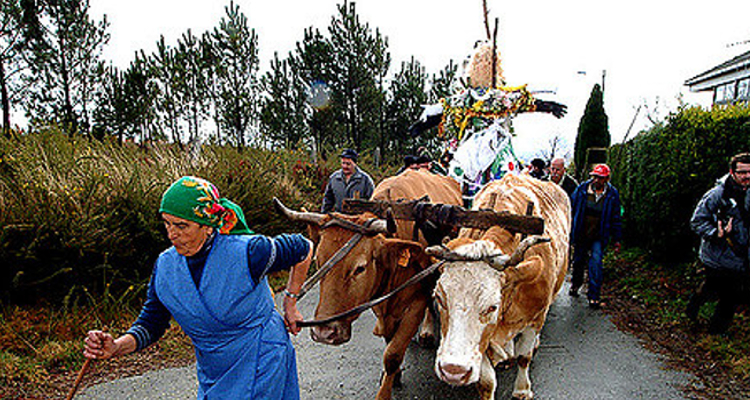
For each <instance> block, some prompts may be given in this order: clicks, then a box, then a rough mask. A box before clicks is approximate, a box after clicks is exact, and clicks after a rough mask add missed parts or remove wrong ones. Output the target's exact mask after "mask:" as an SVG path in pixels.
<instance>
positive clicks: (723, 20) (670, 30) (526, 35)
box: [90, 0, 750, 156]
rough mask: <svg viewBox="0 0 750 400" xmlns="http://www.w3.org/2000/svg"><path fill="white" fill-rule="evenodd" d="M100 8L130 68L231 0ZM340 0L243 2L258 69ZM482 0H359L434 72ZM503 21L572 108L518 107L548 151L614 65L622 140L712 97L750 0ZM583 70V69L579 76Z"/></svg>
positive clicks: (531, 145) (530, 144) (497, 10)
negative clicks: (696, 87) (711, 80)
mask: <svg viewBox="0 0 750 400" xmlns="http://www.w3.org/2000/svg"><path fill="white" fill-rule="evenodd" d="M90 1H91V12H92V16H93V17H95V18H99V17H100V16H101V15H102V14H106V15H107V18H108V20H109V21H110V23H111V26H110V29H109V32H110V34H111V40H110V43H109V45H108V47H107V49H106V50H105V57H106V58H107V59H109V60H112V62H113V63H114V64H115V65H116V66H118V67H121V68H125V67H127V65H128V64H129V63H130V61H131V60H132V59H133V55H134V53H135V52H136V51H138V50H141V49H143V50H145V51H146V53H147V54H148V53H151V52H153V51H154V49H155V44H156V42H157V40H158V39H159V36H160V35H164V36H165V39H166V40H167V43H171V44H175V43H176V41H177V38H179V36H180V35H182V33H184V32H185V31H186V30H187V29H191V30H192V31H193V33H194V34H196V35H199V34H202V33H203V32H204V31H206V30H209V29H212V28H213V27H215V26H217V25H218V22H219V20H220V19H221V18H222V16H223V15H224V13H225V11H224V7H225V6H226V5H228V4H229V1H228V0H227V1H222V0H202V1H198V0H148V1H147V0H127V1H123V0H90ZM341 2H342V0H339V1H336V0H273V1H269V0H236V1H235V3H236V4H239V6H240V10H241V11H242V12H243V13H244V14H245V15H246V16H247V17H248V21H249V25H250V27H251V28H253V29H255V31H256V32H257V34H258V36H259V47H260V59H261V69H262V70H266V69H268V65H269V63H270V60H271V59H272V57H273V53H274V52H278V53H279V54H280V56H282V57H285V56H286V54H287V53H288V52H289V51H290V50H292V49H293V48H294V45H295V43H296V42H297V41H300V40H301V39H302V37H303V32H304V30H305V29H306V28H308V27H310V26H313V27H316V28H318V29H320V30H321V32H324V33H327V28H328V26H329V24H330V21H331V18H332V17H333V16H334V15H336V14H337V9H336V4H339V3H341ZM481 4H482V2H481V0H452V1H446V0H430V1H427V0H360V1H358V2H356V7H357V12H358V14H359V15H360V18H361V21H362V22H363V23H368V24H369V25H370V27H371V28H373V29H375V28H377V29H379V30H380V32H381V33H382V34H383V35H385V36H386V37H387V38H388V40H389V50H390V51H391V55H392V58H393V64H392V67H391V72H394V71H396V70H397V69H399V66H400V63H401V61H406V60H408V59H409V58H410V57H411V56H414V57H415V58H416V59H417V60H419V61H420V62H421V63H422V64H423V65H424V66H425V67H426V69H427V73H428V74H430V75H431V74H434V73H437V72H438V71H440V70H441V69H442V68H443V67H444V66H445V65H447V63H448V61H449V60H451V59H453V60H456V61H460V60H462V59H463V58H464V57H465V56H466V55H467V54H468V53H469V52H470V50H471V48H472V46H473V44H474V42H475V41H476V40H479V39H483V38H485V36H486V35H485V30H484V23H483V19H482V9H481ZM488 4H489V8H490V16H491V17H492V18H493V19H494V18H495V17H497V18H499V34H498V36H499V40H498V47H499V50H500V51H501V53H502V58H503V60H502V67H503V70H504V71H505V79H506V81H507V84H508V85H511V86H515V85H520V84H528V85H529V87H530V88H531V89H532V90H552V91H554V92H555V93H554V94H540V95H538V97H540V98H544V99H547V100H555V101H558V102H560V103H564V104H566V105H568V107H569V108H568V110H569V113H568V115H567V116H566V117H565V118H563V119H561V120H557V119H555V118H554V117H551V116H548V115H521V116H518V117H517V118H516V120H515V122H514V125H515V128H516V134H517V136H516V138H515V139H514V146H515V148H516V150H517V152H518V153H520V154H522V155H524V156H525V155H529V154H533V153H534V152H535V150H536V149H538V148H539V147H540V146H541V147H548V142H549V139H550V138H552V137H554V136H561V137H563V138H565V140H567V141H568V142H569V144H570V145H571V146H572V143H573V142H574V141H575V135H576V129H577V127H578V123H579V121H580V118H581V115H582V114H583V109H584V107H585V104H586V100H587V99H588V97H589V94H590V92H591V89H592V87H593V85H594V83H601V82H602V71H606V78H605V80H604V85H605V104H604V107H605V111H606V112H607V114H608V116H609V122H610V133H611V134H612V138H613V141H614V142H618V141H621V140H622V139H623V136H624V135H625V133H626V131H627V130H628V127H629V126H630V124H631V121H632V120H633V118H634V116H635V113H636V109H637V107H638V106H639V105H641V104H644V105H646V106H647V107H645V108H642V109H641V111H640V113H639V114H638V117H637V118H636V120H635V124H634V127H633V129H632V131H631V133H630V135H631V137H632V136H633V135H634V134H636V133H637V132H638V131H639V130H641V129H644V128H647V127H649V126H650V125H651V123H650V122H649V120H648V118H646V114H647V112H646V110H649V111H650V112H651V113H652V114H658V116H660V117H664V116H665V115H666V114H667V113H669V112H670V111H673V110H675V108H676V106H677V100H676V99H677V97H678V96H679V95H682V96H683V97H682V98H683V100H684V101H685V102H687V103H689V104H700V105H708V104H710V101H711V95H710V94H707V93H700V94H695V93H690V92H689V91H688V89H687V88H686V87H685V86H684V85H683V83H684V82H685V80H687V79H689V78H691V77H693V76H695V75H698V74H699V73H701V72H703V71H705V70H707V69H709V68H711V67H713V66H715V65H717V64H719V63H721V62H723V61H726V60H727V59H729V58H731V57H734V56H736V55H738V54H741V53H743V52H746V51H750V45H748V44H739V45H734V46H732V44H733V43H737V42H742V41H748V40H750V21H749V20H748V15H750V2H748V1H746V0H733V1H729V0H714V1H711V2H701V3H700V5H698V3H696V2H685V1H677V0H629V1H616V2H615V1H601V0H569V1H564V0H536V1H519V0H512V1H499V0H488ZM581 72H585V74H583V73H581Z"/></svg>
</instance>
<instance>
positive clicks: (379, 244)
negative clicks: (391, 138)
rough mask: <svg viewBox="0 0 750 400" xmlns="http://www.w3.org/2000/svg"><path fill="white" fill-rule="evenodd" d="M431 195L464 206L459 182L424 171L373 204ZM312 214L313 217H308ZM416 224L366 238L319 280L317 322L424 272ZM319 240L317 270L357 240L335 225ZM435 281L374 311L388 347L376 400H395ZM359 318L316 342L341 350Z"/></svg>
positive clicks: (394, 181) (321, 218)
mask: <svg viewBox="0 0 750 400" xmlns="http://www.w3.org/2000/svg"><path fill="white" fill-rule="evenodd" d="M425 195H427V196H429V198H430V201H431V202H433V203H442V204H452V205H460V204H461V201H462V200H461V192H460V188H459V185H458V183H457V182H456V181H455V180H453V179H452V178H448V177H444V176H440V175H435V174H432V173H429V172H426V171H421V170H407V171H405V172H404V173H402V174H400V175H398V176H394V177H390V178H387V179H385V180H383V181H382V182H381V183H380V184H379V185H378V186H377V187H376V188H375V192H374V193H373V199H374V200H393V201H395V200H400V199H407V200H414V199H419V198H421V197H423V196H425ZM307 214H310V213H307ZM335 215H336V216H337V217H340V218H342V219H345V220H347V221H350V222H354V223H356V224H360V225H363V224H365V222H366V221H367V220H368V219H370V218H372V217H374V215H372V214H370V213H365V214H360V215H353V216H346V215H341V214H335ZM330 220H331V216H329V215H321V214H317V215H316V216H315V217H314V218H311V219H310V220H308V222H314V223H312V224H310V227H311V228H313V229H316V228H317V227H319V226H323V225H325V224H326V223H327V222H329V221H330ZM413 226H414V222H410V221H398V222H397V234H396V238H392V239H391V238H386V237H385V236H383V235H375V236H364V237H363V238H362V239H361V240H360V241H359V242H358V243H357V245H356V246H355V247H354V248H353V249H352V250H351V251H350V252H349V253H348V254H347V255H346V256H345V257H344V258H343V259H342V260H341V261H339V263H338V264H337V265H336V266H335V267H334V268H333V269H332V270H331V271H330V272H329V273H328V274H327V275H326V276H325V277H324V278H323V279H322V280H321V281H320V300H319V303H318V307H317V309H316V311H315V318H316V319H324V318H327V317H331V316H333V315H336V314H339V313H341V312H344V311H347V310H350V309H352V308H354V307H356V306H358V305H360V304H363V303H365V302H367V301H369V300H371V299H374V298H377V297H379V296H382V295H384V294H386V293H388V292H390V291H392V290H393V289H395V288H396V287H398V286H400V285H401V284H402V283H404V282H405V281H406V280H408V279H409V278H410V277H412V276H413V275H415V274H416V273H418V272H419V271H421V270H422V269H424V268H425V267H426V266H427V265H429V263H430V258H429V257H428V256H427V255H426V254H424V245H425V244H426V242H425V241H424V238H423V237H422V236H421V235H420V242H419V243H418V242H413V241H411V240H410V239H411V238H412V229H413ZM318 235H319V238H320V239H319V243H318V248H317V251H316V259H317V262H318V265H322V264H324V263H325V262H326V261H327V260H328V259H330V258H331V257H332V256H333V255H334V253H336V251H338V250H339V249H340V248H341V247H342V246H344V245H345V243H347V241H348V240H349V239H350V238H351V237H352V236H353V235H354V232H352V231H351V230H349V229H346V228H344V227H341V226H339V225H331V226H329V227H327V228H325V229H321V230H320V231H319V232H317V233H315V234H313V236H318ZM434 283H435V279H434V278H433V279H427V280H425V281H422V282H420V283H417V284H415V285H412V286H410V287H408V288H406V289H404V290H403V291H401V292H399V293H398V294H396V295H395V296H393V297H391V298H390V299H389V300H387V301H385V302H383V303H381V304H379V305H377V306H375V307H373V311H374V313H375V315H376V317H377V323H376V326H375V329H374V330H373V334H375V335H377V336H381V337H383V339H385V342H386V348H385V353H384V355H383V375H382V379H381V384H380V390H379V391H378V394H377V399H383V400H384V399H390V398H391V392H392V388H393V385H394V383H395V382H396V379H397V378H398V376H399V374H400V369H401V363H402V362H403V359H404V353H405V352H406V348H407V347H408V345H409V341H410V340H411V338H412V337H413V336H414V334H415V333H416V332H417V329H418V328H419V325H420V321H422V319H423V316H424V315H425V310H426V308H427V304H428V302H429V300H430V296H431V291H432V288H433V287H434ZM357 317H358V316H352V317H348V318H345V319H342V320H339V321H336V322H332V323H329V324H328V325H324V326H320V327H314V328H313V329H312V332H311V333H312V338H313V340H315V341H317V342H321V343H326V344H333V345H338V344H341V343H345V342H347V341H349V339H350V338H351V324H352V322H353V321H354V320H355V319H356V318H357Z"/></svg>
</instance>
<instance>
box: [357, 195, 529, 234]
mask: <svg viewBox="0 0 750 400" xmlns="http://www.w3.org/2000/svg"><path fill="white" fill-rule="evenodd" d="M422 201H423V200H421V199H419V200H412V201H395V202H394V201H385V200H362V199H345V200H344V205H343V209H344V212H345V213H347V214H361V213H363V212H371V213H373V214H375V215H377V216H378V217H379V218H385V217H386V215H387V214H386V213H387V212H388V210H389V209H390V210H391V212H392V213H393V217H394V218H395V219H401V220H407V221H414V220H416V219H417V216H416V215H415V214H416V213H415V211H414V206H415V205H416V204H417V203H420V202H422ZM421 206H422V213H423V215H422V217H424V218H425V219H426V220H430V221H433V222H437V223H445V222H447V223H450V224H455V225H456V226H460V227H466V228H478V229H489V228H490V227H492V226H501V227H503V228H505V229H507V230H509V231H513V232H517V233H525V234H529V235H541V234H542V233H543V232H544V219H542V218H540V217H536V216H531V215H518V214H511V213H509V212H507V211H493V210H467V209H465V208H463V207H460V206H448V205H444V204H432V203H423V204H422V205H421ZM447 209H451V210H450V211H448V210H447ZM446 214H449V215H448V216H447V219H448V221H442V220H444V219H446Z"/></svg>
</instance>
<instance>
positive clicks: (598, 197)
mask: <svg viewBox="0 0 750 400" xmlns="http://www.w3.org/2000/svg"><path fill="white" fill-rule="evenodd" d="M590 175H591V179H589V180H587V181H586V182H583V183H582V184H580V185H579V186H578V187H577V188H576V190H575V191H574V192H573V196H572V197H571V206H572V214H573V218H572V228H571V244H572V245H573V278H572V282H571V288H570V295H571V296H574V297H577V296H578V289H580V287H581V285H582V284H583V269H584V266H585V265H587V264H588V277H589V280H588V283H589V286H588V300H589V306H590V307H592V308H600V307H601V301H600V297H601V288H602V281H603V268H602V259H603V258H604V252H605V251H606V249H607V245H608V244H609V243H610V242H612V243H613V246H614V249H615V251H619V249H620V239H621V237H622V223H621V218H622V217H621V215H620V213H621V204H620V194H619V192H618V191H617V189H615V187H614V186H612V184H610V183H609V178H610V169H609V167H608V166H607V165H606V164H599V165H596V166H595V167H594V169H593V170H592V171H591V174H590Z"/></svg>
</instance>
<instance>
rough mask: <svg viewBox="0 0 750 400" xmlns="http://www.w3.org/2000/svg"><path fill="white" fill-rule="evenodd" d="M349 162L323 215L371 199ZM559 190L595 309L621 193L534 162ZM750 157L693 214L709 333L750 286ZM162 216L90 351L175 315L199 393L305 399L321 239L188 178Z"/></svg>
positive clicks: (139, 339) (556, 164) (369, 186)
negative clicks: (316, 245) (133, 291)
mask: <svg viewBox="0 0 750 400" xmlns="http://www.w3.org/2000/svg"><path fill="white" fill-rule="evenodd" d="M339 158H340V161H341V169H339V170H337V171H335V172H334V173H333V174H331V176H330V178H329V180H328V184H327V186H326V189H325V195H324V198H323V205H322V207H321V210H322V211H323V212H324V213H328V212H331V211H341V205H342V203H343V200H344V199H346V198H365V199H366V198H369V197H370V196H371V195H372V193H373V190H374V185H373V181H372V178H371V177H370V176H369V175H368V174H367V173H366V172H364V171H362V170H361V169H360V168H359V167H358V166H357V161H358V158H359V155H358V153H357V152H356V151H355V150H352V149H345V150H343V151H342V152H341V153H340V154H339ZM449 162H450V159H449V157H446V156H445V155H443V157H441V159H440V162H439V163H434V162H433V161H432V159H431V158H430V157H429V155H428V154H426V153H425V152H420V153H419V154H418V155H416V156H412V155H409V156H406V157H404V166H403V168H402V170H401V171H399V172H403V171H405V170H407V169H427V170H430V171H433V172H436V173H440V172H441V170H442V172H443V173H444V170H445V169H446V168H447V166H448V165H447V164H448V163H449ZM523 173H527V174H528V175H530V176H532V177H534V178H537V179H542V180H547V181H550V182H553V183H555V184H557V185H559V186H560V187H561V188H562V189H563V190H564V191H565V192H566V193H567V194H568V196H569V198H570V202H571V211H572V227H571V237H570V243H571V247H572V249H573V251H572V255H573V256H572V262H571V265H572V280H571V287H570V291H569V295H570V296H574V297H577V296H579V293H578V292H579V290H580V289H581V287H582V286H583V277H584V272H587V274H588V284H587V288H588V289H587V297H588V304H589V306H590V307H592V308H600V307H602V302H601V288H602V283H603V282H602V281H603V273H602V270H603V268H602V259H603V256H604V254H605V253H606V251H607V250H608V249H609V248H612V249H614V250H615V251H619V248H620V239H621V237H622V228H621V219H622V215H621V212H622V211H621V210H622V205H621V203H620V197H619V193H618V190H617V189H616V188H615V187H614V186H613V185H612V184H611V183H610V177H611V173H612V171H611V169H610V167H609V166H607V165H606V164H598V165H595V166H594V167H593V169H592V170H591V172H590V173H589V179H587V180H586V181H584V182H583V183H580V184H578V183H577V182H576V181H575V179H574V178H572V177H571V176H570V175H568V174H567V173H566V169H565V161H564V160H563V159H561V158H555V159H553V160H551V162H550V163H549V166H547V164H546V163H545V162H544V161H543V160H541V159H535V160H532V162H530V163H529V165H528V168H527V169H526V170H525V171H524V172H523ZM749 186H750V153H742V154H738V155H736V156H735V157H733V158H732V159H731V161H730V163H729V173H728V174H727V175H726V176H724V177H722V178H721V179H719V180H718V182H717V184H716V186H714V187H713V188H711V189H710V190H709V191H708V192H707V193H706V194H705V195H704V196H703V198H702V199H701V201H700V202H699V203H698V206H697V207H696V209H695V212H694V214H693V217H692V219H691V221H690V223H691V226H692V228H693V230H694V231H695V232H696V233H697V234H698V235H699V236H700V238H701V247H700V254H699V258H700V262H701V263H702V265H703V267H704V268H703V270H704V280H703V282H702V284H701V285H700V287H699V288H698V289H697V290H696V292H695V294H694V295H693V296H692V297H691V299H690V301H689V303H688V306H687V311H686V314H687V315H688V317H690V318H691V319H693V320H697V316H698V313H699V310H700V308H701V306H702V305H703V304H704V303H706V302H707V301H708V300H710V299H713V298H718V305H717V307H716V310H715V312H714V314H713V316H712V318H711V321H710V326H709V332H710V333H724V332H726V331H727V329H728V327H729V325H730V324H731V321H732V318H733V316H734V314H735V311H736V308H737V305H738V304H739V303H740V302H741V301H742V296H743V293H745V292H744V291H746V290H747V288H748V287H749V286H750V285H749V283H748V247H749V244H750V231H749V230H748V227H750V215H749V214H750V193H748V190H747V189H748V187H749ZM159 215H160V218H161V220H162V222H163V224H164V227H165V230H166V233H167V237H168V238H169V240H170V242H171V243H172V246H171V247H170V248H169V249H167V250H165V251H164V252H163V253H161V254H160V255H159V257H158V259H157V260H156V262H155V265H154V269H153V273H152V275H151V280H150V282H149V286H148V292H147V298H146V301H145V303H144V305H143V308H142V310H141V313H140V315H139V316H138V318H137V320H136V321H135V322H134V323H133V325H132V327H131V328H130V329H129V330H128V331H127V332H125V334H123V335H121V336H119V337H117V338H115V337H114V336H113V335H111V334H110V333H107V332H104V331H101V330H93V331H90V332H88V335H87V337H86V339H85V349H84V355H85V356H86V357H88V358H93V359H106V358H110V357H116V356H122V355H125V354H128V353H132V352H134V351H138V350H141V349H143V348H146V347H148V346H149V345H151V344H152V343H154V342H156V341H157V340H158V339H159V338H160V337H161V336H162V335H163V334H164V333H165V331H166V329H167V328H168V327H169V321H170V319H171V318H174V319H175V320H176V321H177V323H178V324H179V325H180V326H181V327H182V329H183V330H184V331H185V333H187V335H188V336H189V337H190V338H191V340H192V342H193V344H194V346H195V353H196V359H197V364H198V365H197V375H198V383H199V387H198V398H199V399H206V398H252V399H298V398H299V385H298V380H297V367H296V359H295V351H294V347H293V346H292V343H291V341H290V339H289V333H291V334H297V333H298V332H299V331H300V327H299V326H297V323H298V322H299V321H301V320H302V315H301V314H300V312H299V311H298V310H297V305H296V301H297V294H298V293H299V291H300V289H301V287H302V284H303V282H304V280H305V278H306V276H307V272H308V268H309V266H310V262H311V259H312V253H313V244H312V243H311V242H310V241H309V240H308V239H306V238H305V237H303V236H302V235H299V234H282V235H279V236H276V237H268V236H264V235H258V234H254V233H253V232H252V231H251V230H250V229H249V227H248V224H247V222H246V221H245V217H244V213H243V211H242V209H241V207H239V206H238V205H237V204H235V203H233V202H232V201H230V200H229V199H226V198H223V197H221V196H220V195H219V191H218V189H217V188H216V187H215V186H214V185H213V184H212V183H210V182H208V181H206V180H204V179H202V178H198V177H193V176H185V177H182V178H180V179H179V180H177V181H176V182H174V183H173V184H172V185H171V186H170V187H169V188H167V189H166V191H165V192H164V194H163V196H162V199H161V204H160V207H159ZM280 270H289V271H290V272H289V278H288V282H287V285H286V289H285V290H284V291H283V296H284V299H283V310H282V312H283V315H282V314H280V313H279V312H277V311H276V310H275V307H274V302H273V298H272V292H271V289H270V287H269V285H268V281H267V278H266V277H267V275H268V274H270V273H273V272H276V271H280Z"/></svg>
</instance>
